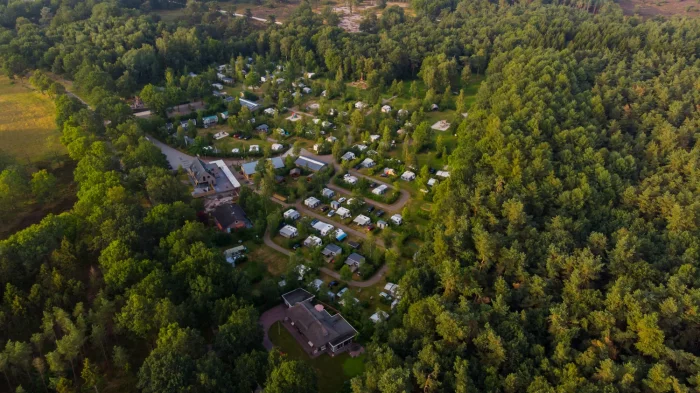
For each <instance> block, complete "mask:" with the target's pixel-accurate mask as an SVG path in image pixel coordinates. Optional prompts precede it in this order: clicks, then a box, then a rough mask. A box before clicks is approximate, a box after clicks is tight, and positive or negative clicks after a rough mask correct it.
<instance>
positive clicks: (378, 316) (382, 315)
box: [369, 310, 389, 323]
mask: <svg viewBox="0 0 700 393" xmlns="http://www.w3.org/2000/svg"><path fill="white" fill-rule="evenodd" d="M387 318H389V314H387V313H386V311H382V310H379V311H377V312H376V313H374V314H372V316H371V317H369V319H370V320H371V321H372V322H374V323H377V322H381V321H384V320H386V319H387Z"/></svg>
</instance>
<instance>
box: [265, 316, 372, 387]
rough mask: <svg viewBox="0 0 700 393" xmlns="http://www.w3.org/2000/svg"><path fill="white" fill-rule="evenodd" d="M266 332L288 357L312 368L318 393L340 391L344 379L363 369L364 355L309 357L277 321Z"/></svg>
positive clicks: (348, 378) (355, 374)
mask: <svg viewBox="0 0 700 393" xmlns="http://www.w3.org/2000/svg"><path fill="white" fill-rule="evenodd" d="M268 334H269V336H270V341H272V343H273V344H274V345H275V346H276V347H279V348H280V350H281V351H282V352H284V353H285V354H287V356H289V358H290V359H294V360H300V361H302V362H305V363H307V364H308V365H309V366H311V367H312V368H313V369H314V371H315V372H316V375H317V377H318V391H319V392H320V393H337V392H340V391H342V390H343V389H342V388H343V384H344V383H345V382H346V381H349V380H350V379H351V378H352V377H355V376H357V375H359V374H361V373H362V372H364V370H365V363H364V362H365V355H360V356H358V357H356V358H351V357H350V355H348V354H347V353H342V354H340V355H337V356H335V357H330V356H329V355H325V354H324V355H321V356H319V357H317V358H316V359H311V358H309V356H308V355H307V354H306V352H304V350H303V349H302V348H300V347H299V343H297V341H296V340H295V339H294V337H292V335H291V334H290V333H289V332H288V331H287V329H286V328H285V327H284V326H282V324H280V323H279V322H277V323H275V324H274V325H272V327H270V331H269V332H268Z"/></svg>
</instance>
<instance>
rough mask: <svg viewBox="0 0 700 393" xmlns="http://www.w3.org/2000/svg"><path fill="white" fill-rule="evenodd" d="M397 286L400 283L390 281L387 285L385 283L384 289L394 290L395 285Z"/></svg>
mask: <svg viewBox="0 0 700 393" xmlns="http://www.w3.org/2000/svg"><path fill="white" fill-rule="evenodd" d="M397 286H398V285H396V284H394V283H391V282H388V283H386V285H384V290H385V291H389V292H392V291H393V290H394V287H397Z"/></svg>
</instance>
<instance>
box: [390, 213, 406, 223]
mask: <svg viewBox="0 0 700 393" xmlns="http://www.w3.org/2000/svg"><path fill="white" fill-rule="evenodd" d="M401 220H403V217H401V215H400V214H394V215H393V216H391V221H394V222H401Z"/></svg>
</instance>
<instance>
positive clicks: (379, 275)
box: [263, 230, 389, 331]
mask: <svg viewBox="0 0 700 393" xmlns="http://www.w3.org/2000/svg"><path fill="white" fill-rule="evenodd" d="M263 241H264V242H265V245H267V246H268V247H270V248H272V249H274V250H277V251H279V252H281V253H282V254H284V255H292V252H291V251H290V250H287V249H286V248H284V247H282V246H280V245H279V244H277V243H275V242H273V241H272V239H271V238H270V231H269V230H267V231H265V236H264V237H263ZM319 270H321V271H322V272H323V273H326V274H328V275H329V276H331V277H333V278H335V279H336V280H340V274H339V273H338V272H335V271H333V270H331V269H329V268H327V267H321V268H320V269H319ZM388 270H389V266H388V265H386V264H385V265H384V266H382V267H381V268H379V270H377V272H376V273H374V275H373V276H372V277H370V278H369V279H368V280H366V281H355V280H352V281H348V282H347V283H348V285H349V286H351V287H356V288H367V287H371V286H373V285H376V284H377V283H378V282H379V281H381V279H382V277H384V275H386V272H387V271H388ZM266 331H267V330H266Z"/></svg>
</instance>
